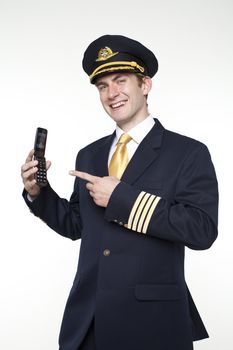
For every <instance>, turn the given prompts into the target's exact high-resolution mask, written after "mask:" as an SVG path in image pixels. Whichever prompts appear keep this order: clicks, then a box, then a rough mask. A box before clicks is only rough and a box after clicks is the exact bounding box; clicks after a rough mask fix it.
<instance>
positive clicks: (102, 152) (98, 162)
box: [93, 131, 116, 176]
mask: <svg viewBox="0 0 233 350" xmlns="http://www.w3.org/2000/svg"><path fill="white" fill-rule="evenodd" d="M115 135H116V133H115V131H114V133H113V134H112V135H109V136H107V137H105V138H104V139H103V141H102V143H101V144H100V145H99V146H98V147H97V149H96V152H95V153H94V155H93V166H94V173H93V175H96V176H108V157H109V151H110V148H111V145H112V143H113V140H114V137H115Z"/></svg>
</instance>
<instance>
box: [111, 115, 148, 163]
mask: <svg viewBox="0 0 233 350" xmlns="http://www.w3.org/2000/svg"><path fill="white" fill-rule="evenodd" d="M154 125H155V120H154V119H153V117H152V115H149V116H148V117H147V118H146V119H144V120H143V121H142V122H140V123H139V124H137V125H136V126H135V127H133V128H132V129H131V130H129V131H128V132H127V135H130V136H131V137H132V140H130V141H129V142H128V143H127V144H126V148H127V152H128V159H129V161H130V159H131V158H132V157H133V155H134V153H135V152H136V150H137V148H138V146H139V145H140V143H141V142H142V140H143V139H144V137H145V136H146V135H147V134H148V132H149V131H150V130H151V129H152V128H153V126H154ZM122 134H124V131H123V130H122V129H121V128H120V127H119V126H116V137H115V138H114V140H113V143H112V146H111V148H110V152H109V157H108V165H109V163H110V160H111V158H112V156H113V153H114V152H115V150H116V145H117V142H118V140H119V138H120V137H121V135H122Z"/></svg>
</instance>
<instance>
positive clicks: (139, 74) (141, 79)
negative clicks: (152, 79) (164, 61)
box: [135, 73, 148, 99]
mask: <svg viewBox="0 0 233 350" xmlns="http://www.w3.org/2000/svg"><path fill="white" fill-rule="evenodd" d="M135 75H136V78H137V80H138V86H139V87H141V86H142V84H143V79H144V77H145V75H143V74H141V73H136V74H135ZM145 97H146V99H147V98H148V95H146V96H145Z"/></svg>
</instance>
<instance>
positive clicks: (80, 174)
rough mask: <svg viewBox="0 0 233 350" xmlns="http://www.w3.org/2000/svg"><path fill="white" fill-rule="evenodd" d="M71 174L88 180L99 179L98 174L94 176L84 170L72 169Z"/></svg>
mask: <svg viewBox="0 0 233 350" xmlns="http://www.w3.org/2000/svg"><path fill="white" fill-rule="evenodd" d="M69 173H70V175H73V176H77V177H79V178H80V179H83V180H86V181H88V182H91V183H93V182H95V181H96V180H97V179H98V176H93V175H91V174H88V173H85V172H83V171H78V170H71V171H70V172H69Z"/></svg>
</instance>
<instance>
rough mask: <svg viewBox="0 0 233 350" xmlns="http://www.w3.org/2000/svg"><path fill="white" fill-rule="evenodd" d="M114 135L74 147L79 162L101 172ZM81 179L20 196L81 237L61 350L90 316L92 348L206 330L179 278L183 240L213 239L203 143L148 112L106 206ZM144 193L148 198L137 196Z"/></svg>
mask: <svg viewBox="0 0 233 350" xmlns="http://www.w3.org/2000/svg"><path fill="white" fill-rule="evenodd" d="M113 138H114V134H113V135H110V136H107V137H104V138H102V139H100V140H98V141H96V142H94V143H92V144H91V145H88V146H87V147H85V148H84V149H82V150H81V151H80V152H79V153H78V156H77V163H76V164H77V168H78V169H79V170H81V171H85V172H88V173H90V174H93V175H96V176H107V175H108V168H107V163H108V154H109V149H110V147H111V144H112V141H113ZM85 185H86V183H85V181H84V180H80V179H78V178H76V180H75V184H74V191H73V194H72V196H71V198H70V201H67V200H66V199H61V198H60V197H59V196H58V195H57V194H56V193H55V192H54V191H53V189H52V188H51V187H50V186H47V187H46V188H44V189H43V190H42V191H41V194H40V195H39V196H38V197H37V198H36V199H35V200H34V201H33V202H32V203H29V202H27V204H28V205H29V206H30V209H31V210H32V212H33V213H34V214H35V215H36V216H39V217H40V218H41V219H42V220H44V221H45V222H46V223H47V224H48V225H49V226H50V227H51V228H52V229H53V230H55V231H56V232H58V233H59V234H61V235H62V236H65V237H68V238H71V239H73V240H76V239H79V238H81V239H82V241H81V248H80V255H79V264H78V270H77V274H76V276H75V279H74V282H73V286H72V289H71V292H70V295H69V298H68V301H67V305H66V309H65V313H64V317H63V322H62V327H61V332H60V339H59V342H60V350H77V348H78V346H79V345H80V343H81V342H82V340H83V338H84V336H85V334H86V332H87V329H88V327H89V325H90V323H91V321H92V319H93V317H95V337H96V344H97V349H99V350H109V349H111V350H119V349H121V350H144V349H146V350H191V349H193V340H198V339H202V338H206V337H208V334H207V332H206V330H205V327H204V325H203V323H202V320H201V318H200V316H199V313H198V311H197V309H196V307H195V304H194V302H193V300H192V297H191V295H190V293H189V291H188V288H187V286H186V283H185V277H184V247H185V246H188V247H190V248H192V249H197V250H199V249H207V248H209V247H210V246H211V245H212V243H213V242H214V240H215V239H216V237H217V208H218V190H217V181H216V176H215V171H214V167H213V165H212V162H211V158H210V155H209V152H208V150H207V148H206V146H205V145H203V144H202V143H200V142H198V141H196V140H193V139H190V138H188V137H185V136H181V135H179V134H176V133H173V132H170V131H168V130H165V129H164V128H163V126H162V125H161V124H160V122H159V121H158V120H156V123H155V126H154V127H153V128H152V129H151V131H150V132H149V134H148V135H147V136H146V137H145V138H144V140H143V141H142V142H141V144H140V145H139V147H138V149H137V151H136V153H135V154H134V156H133V158H132V159H131V161H130V162H129V164H128V166H127V168H126V170H125V172H124V174H123V177H122V181H121V182H120V184H119V185H118V186H117V187H116V188H115V190H114V192H113V194H112V196H111V198H110V201H109V204H108V206H107V208H102V207H98V206H97V205H96V204H95V203H94V202H93V200H92V198H91V197H90V195H89V193H88V191H87V189H86V187H85ZM144 195H145V196H147V197H148V200H149V199H150V203H151V204H150V206H149V204H148V203H146V201H145V200H144V204H142V202H140V200H142V197H143V196H144ZM153 203H154V205H153ZM130 217H131V223H129V218H130ZM136 217H137V218H136ZM142 218H143V220H144V221H143V222H141V224H140V222H139V221H140V219H142ZM132 221H134V224H133V223H132ZM145 221H147V224H145ZM143 227H144V233H142V231H143Z"/></svg>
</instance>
